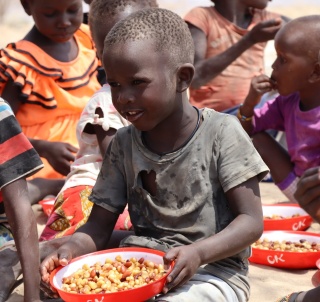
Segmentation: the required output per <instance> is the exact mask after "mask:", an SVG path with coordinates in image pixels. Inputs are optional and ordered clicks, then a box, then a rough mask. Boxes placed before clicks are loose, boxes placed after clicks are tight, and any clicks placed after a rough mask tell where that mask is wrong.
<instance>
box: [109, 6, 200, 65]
mask: <svg viewBox="0 0 320 302" xmlns="http://www.w3.org/2000/svg"><path fill="white" fill-rule="evenodd" d="M147 39H150V40H151V39H152V40H153V41H154V42H155V47H156V50H157V51H164V50H166V51H169V53H170V55H171V58H172V60H173V62H175V63H181V62H182V63H193V60H194V43H193V40H192V36H191V33H190V31H189V28H188V26H187V24H186V22H184V20H183V19H182V18H181V17H180V16H178V15H177V14H176V13H174V12H172V11H170V10H167V9H163V8H149V9H143V10H141V11H138V12H136V13H133V14H132V15H130V16H129V17H127V18H125V19H124V20H121V21H119V22H118V23H117V24H116V25H115V26H114V27H113V28H112V29H111V31H110V32H109V34H108V35H107V37H106V39H105V47H106V46H110V45H113V44H116V43H119V42H120V43H121V42H126V41H136V40H147Z"/></svg>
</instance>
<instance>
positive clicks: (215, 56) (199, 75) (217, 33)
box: [185, 0, 288, 113]
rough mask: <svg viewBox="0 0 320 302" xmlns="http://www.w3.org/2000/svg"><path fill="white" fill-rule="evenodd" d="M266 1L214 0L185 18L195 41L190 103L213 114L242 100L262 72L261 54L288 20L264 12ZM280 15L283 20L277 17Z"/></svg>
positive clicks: (262, 54)
mask: <svg viewBox="0 0 320 302" xmlns="http://www.w3.org/2000/svg"><path fill="white" fill-rule="evenodd" d="M269 1H270V0H259V1H252V0H212V1H211V2H213V3H214V6H208V7H196V8H194V9H192V10H191V11H190V12H189V13H188V14H187V15H186V16H185V20H186V21H187V22H188V25H189V28H190V31H191V34H192V37H193V40H194V43H195V69H196V72H195V76H194V79H193V82H192V84H191V87H190V101H191V103H192V104H193V105H195V106H197V107H198V108H203V107H209V108H213V109H215V110H217V111H225V110H228V112H229V111H230V112H231V113H232V112H233V111H234V110H233V111H232V110H231V109H230V108H234V107H235V106H238V105H239V104H240V103H242V102H243V99H244V98H245V96H246V95H247V93H248V91H249V87H250V81H251V78H252V77H253V76H255V75H256V74H258V73H260V72H261V70H264V50H265V47H266V45H267V43H266V42H267V41H269V40H272V39H273V38H274V36H275V34H276V33H277V31H278V30H279V28H280V26H281V19H282V20H283V21H285V22H287V21H288V18H286V17H284V16H280V15H279V14H276V13H272V12H269V11H267V10H266V7H267V5H268V2H269ZM280 17H281V18H280Z"/></svg>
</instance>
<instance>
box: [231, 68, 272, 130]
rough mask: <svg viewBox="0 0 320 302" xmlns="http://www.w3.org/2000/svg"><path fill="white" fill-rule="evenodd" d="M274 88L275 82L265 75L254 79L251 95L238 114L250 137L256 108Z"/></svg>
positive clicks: (249, 94)
mask: <svg viewBox="0 0 320 302" xmlns="http://www.w3.org/2000/svg"><path fill="white" fill-rule="evenodd" d="M273 88H274V82H273V81H272V79H270V78H269V77H268V76H266V75H264V74H261V75H258V76H255V77H253V78H252V80H251V85H250V90H249V93H248V95H247V97H246V99H245V100H244V102H243V105H241V106H240V107H239V109H238V114H237V117H238V119H239V121H240V123H241V124H242V127H243V129H244V130H245V131H246V132H247V133H248V135H251V133H252V130H253V124H252V117H253V113H254V107H255V106H256V105H258V104H259V102H260V100H261V97H262V95H263V94H265V93H266V92H269V91H271V90H272V89H273Z"/></svg>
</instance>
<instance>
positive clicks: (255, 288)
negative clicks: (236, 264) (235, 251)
mask: <svg viewBox="0 0 320 302" xmlns="http://www.w3.org/2000/svg"><path fill="white" fill-rule="evenodd" d="M18 2H19V1H18V0H10V2H9V1H8V0H0V32H1V37H0V47H4V46H5V45H7V43H9V42H13V41H17V40H19V39H21V38H23V36H24V35H25V34H26V33H27V31H28V30H29V29H30V28H31V26H32V23H31V19H30V18H28V17H26V16H25V15H24V13H23V11H22V10H21V9H19V7H18V6H17V3H18ZM182 2H184V3H183V5H181V3H182ZM9 3H10V7H8V9H7V14H2V13H1V12H2V9H3V5H5V6H6V5H9ZM208 3H210V1H208V0H185V1H178V0H170V1H169V0H159V4H160V6H161V7H165V8H168V9H172V10H174V11H176V12H177V13H178V14H180V15H181V16H183V15H184V14H185V13H186V12H187V11H188V10H189V9H191V8H192V7H194V6H195V5H205V4H208ZM288 3H289V1H285V0H281V1H280V0H277V1H273V2H271V3H270V10H272V11H276V12H279V13H281V14H284V15H287V16H289V17H291V18H295V17H299V16H302V15H308V14H319V12H320V3H317V2H316V1H293V0H292V1H291V2H290V5H289V4H288ZM274 58H275V53H274V50H273V43H272V42H270V43H269V44H268V47H267V49H266V73H267V74H269V72H270V71H271V68H270V66H271V64H272V62H273V60H274ZM261 195H262V202H263V203H265V204H273V203H277V202H281V201H284V200H285V198H284V196H283V195H282V193H281V192H280V191H279V190H278V188H277V187H276V186H275V185H274V184H273V183H261ZM33 209H34V212H35V213H36V217H37V222H38V228H39V232H40V231H41V230H42V228H43V226H44V224H45V221H46V216H45V215H44V214H43V212H42V211H41V208H40V206H38V205H36V206H34V207H33ZM308 231H313V232H317V233H320V226H319V224H317V223H313V224H312V226H311V228H310V229H309V230H308ZM316 272H317V270H283V269H275V268H271V267H267V266H260V265H255V264H251V266H250V273H249V276H250V278H251V288H252V294H251V299H250V302H269V301H270V302H272V301H276V300H277V299H278V298H280V297H282V296H284V295H286V294H288V293H290V292H292V291H303V290H308V289H310V288H312V287H313V286H314V284H315V283H313V281H312V279H314V280H318V281H317V282H319V280H320V277H319V273H317V274H316ZM0 282H1V281H0ZM22 294H23V286H22V285H21V286H19V287H18V288H17V289H16V290H15V291H14V293H13V294H12V295H11V296H10V298H9V300H8V301H10V302H20V301H23V296H22Z"/></svg>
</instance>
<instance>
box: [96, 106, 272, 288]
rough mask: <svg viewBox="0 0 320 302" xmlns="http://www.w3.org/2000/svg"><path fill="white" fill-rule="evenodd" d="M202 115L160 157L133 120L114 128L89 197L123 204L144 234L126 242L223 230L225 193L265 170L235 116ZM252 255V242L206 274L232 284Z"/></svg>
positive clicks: (174, 239) (149, 242)
mask: <svg viewBox="0 0 320 302" xmlns="http://www.w3.org/2000/svg"><path fill="white" fill-rule="evenodd" d="M202 117H203V122H202V124H201V125H200V127H199V129H198V131H197V132H196V133H195V135H194V136H193V137H192V139H191V140H190V141H189V142H188V143H187V144H186V145H185V146H184V147H182V148H181V149H179V150H178V151H176V152H173V153H169V154H166V155H163V156H159V155H157V154H155V153H153V152H151V151H150V150H148V149H147V148H146V147H145V146H144V144H143V142H142V140H141V132H140V131H138V130H137V129H135V128H134V127H133V126H132V125H131V126H128V127H124V128H122V129H119V130H118V131H117V134H116V136H115V138H114V139H113V142H112V145H111V148H109V150H108V152H107V153H106V156H105V159H104V163H103V165H102V169H101V171H100V175H99V176H98V180H97V182H96V185H95V186H94V188H93V192H92V195H91V197H90V200H91V201H93V202H94V203H96V204H97V205H100V206H102V207H103V208H105V209H107V210H109V211H111V212H113V213H118V214H120V213H122V211H123V210H124V208H125V206H126V204H127V203H128V207H129V212H130V218H131V221H132V224H133V226H134V230H135V233H136V235H137V236H143V237H137V236H130V237H128V238H127V239H125V242H124V243H123V245H126V246H128V245H133V246H145V247H148V248H156V249H159V250H163V251H167V250H168V249H170V248H171V247H175V246H181V245H187V244H191V243H193V242H196V241H199V240H202V239H205V238H208V237H210V236H212V235H214V234H216V233H218V232H220V231H221V230H223V229H224V228H225V227H226V226H227V225H228V224H230V222H231V221H232V220H233V218H234V217H233V216H232V213H231V210H230V208H229V206H228V202H227V200H226V195H225V192H227V191H228V190H230V189H231V188H233V187H235V186H237V185H239V184H241V183H243V182H245V181H246V180H248V179H250V178H252V177H254V176H256V175H258V177H259V180H261V178H262V177H263V176H264V175H265V173H266V171H268V168H267V166H266V165H265V164H264V162H263V161H262V159H261V158H260V156H259V154H258V153H257V151H256V150H255V148H254V146H253V145H252V142H251V140H250V138H249V137H248V135H247V134H246V133H245V132H244V130H243V129H242V127H241V125H240V123H239V121H238V120H237V119H236V118H235V117H233V116H230V115H226V114H222V113H218V112H216V111H214V110H212V109H208V108H205V109H204V110H203V111H202ZM142 171H147V172H150V171H154V172H155V174H156V185H157V194H156V196H151V195H150V194H149V193H148V192H147V191H146V190H145V189H144V188H143V186H142V181H141V176H140V173H141V172H142ZM249 254H250V247H248V248H247V249H246V250H244V251H242V252H241V253H239V254H238V255H235V256H234V257H230V258H229V259H223V260H220V261H217V262H215V263H213V264H212V265H211V266H210V269H209V271H210V272H212V273H213V274H214V275H217V276H218V277H220V278H222V279H224V280H226V282H228V283H230V282H233V281H232V276H234V275H235V274H237V273H239V274H240V275H243V276H244V275H246V273H247V258H248V256H249ZM241 278H242V276H240V279H241ZM242 279H243V278H242ZM234 283H237V281H235V282H234ZM242 285H243V287H245V288H246V289H248V284H245V285H244V284H242ZM240 286H241V281H240ZM246 289H245V290H246Z"/></svg>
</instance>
